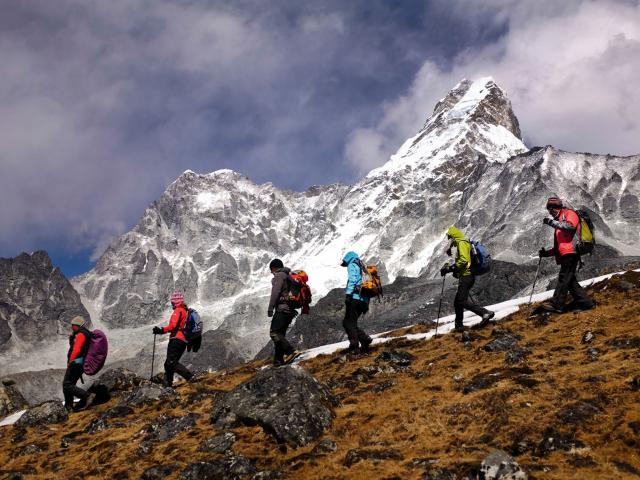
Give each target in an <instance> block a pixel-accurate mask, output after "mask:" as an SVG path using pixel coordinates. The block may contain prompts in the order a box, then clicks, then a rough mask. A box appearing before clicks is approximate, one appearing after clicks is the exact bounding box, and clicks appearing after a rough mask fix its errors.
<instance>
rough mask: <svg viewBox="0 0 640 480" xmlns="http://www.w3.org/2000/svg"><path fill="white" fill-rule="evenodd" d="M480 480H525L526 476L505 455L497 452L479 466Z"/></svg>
mask: <svg viewBox="0 0 640 480" xmlns="http://www.w3.org/2000/svg"><path fill="white" fill-rule="evenodd" d="M479 479H480V480H527V474H526V473H525V472H524V471H523V470H522V469H521V468H520V465H518V463H517V462H516V461H515V460H514V459H513V458H511V457H510V456H509V455H508V454H507V453H505V452H503V451H501V450H497V451H495V452H493V453H491V454H489V456H487V457H486V458H485V459H484V460H483V461H482V464H481V465H480V475H479Z"/></svg>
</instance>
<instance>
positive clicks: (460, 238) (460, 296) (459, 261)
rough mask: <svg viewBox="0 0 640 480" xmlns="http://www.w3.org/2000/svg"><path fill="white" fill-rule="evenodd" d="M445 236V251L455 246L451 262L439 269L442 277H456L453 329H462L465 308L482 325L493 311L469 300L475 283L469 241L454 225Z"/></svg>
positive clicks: (491, 315)
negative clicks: (446, 241) (446, 246)
mask: <svg viewBox="0 0 640 480" xmlns="http://www.w3.org/2000/svg"><path fill="white" fill-rule="evenodd" d="M447 238H448V239H449V241H450V245H449V249H448V250H447V253H448V254H450V255H451V254H452V252H451V249H452V248H453V247H455V248H456V256H455V260H454V263H453V264H451V265H445V266H444V267H442V268H441V269H440V275H441V276H443V277H444V276H445V275H446V274H447V273H453V276H454V277H455V278H457V279H458V291H457V292H456V298H455V299H454V301H453V307H454V310H455V313H456V317H455V327H454V331H456V332H462V331H464V324H463V319H464V311H465V309H466V310H470V311H472V312H473V313H475V314H476V315H479V316H480V317H481V318H482V320H481V321H480V323H479V324H478V325H477V326H478V327H483V326H485V325H487V324H488V323H489V321H490V320H491V319H492V318H493V317H494V316H495V313H494V312H492V311H490V310H487V309H486V308H484V307H481V306H480V305H477V304H476V303H474V302H473V301H470V300H469V292H470V291H471V289H472V288H473V285H474V284H475V283H476V276H475V275H474V274H473V273H471V242H469V240H466V239H465V238H464V235H463V233H462V232H461V231H460V230H459V229H457V228H456V227H450V228H449V230H447Z"/></svg>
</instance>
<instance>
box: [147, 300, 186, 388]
mask: <svg viewBox="0 0 640 480" xmlns="http://www.w3.org/2000/svg"><path fill="white" fill-rule="evenodd" d="M171 306H172V307H173V314H172V315H171V319H170V320H169V325H167V326H166V327H153V334H154V335H162V334H165V333H169V334H170V335H169V345H168V346H167V359H166V360H165V362H164V382H163V384H164V385H165V386H167V387H172V386H173V374H174V373H177V374H178V375H180V376H181V377H183V378H184V379H185V380H187V381H189V380H191V378H192V377H193V373H191V372H190V371H189V369H188V368H187V367H185V366H184V365H182V364H181V363H180V358H181V357H182V354H183V353H184V351H185V350H186V348H187V343H188V342H187V339H186V337H185V335H184V332H183V330H184V327H185V325H186V323H187V317H188V316H189V312H188V310H187V306H186V305H185V303H184V295H183V294H182V292H181V291H179V290H176V291H174V292H173V293H172V294H171Z"/></svg>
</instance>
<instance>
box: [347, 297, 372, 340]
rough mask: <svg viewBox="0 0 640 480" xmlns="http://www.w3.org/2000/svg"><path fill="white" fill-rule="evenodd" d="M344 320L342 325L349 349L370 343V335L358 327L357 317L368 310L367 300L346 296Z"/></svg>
mask: <svg viewBox="0 0 640 480" xmlns="http://www.w3.org/2000/svg"><path fill="white" fill-rule="evenodd" d="M345 305H346V309H345V311H344V320H343V321H342V326H343V327H344V331H345V332H347V337H349V350H357V349H358V346H359V345H362V347H364V348H366V347H368V346H369V344H370V343H371V341H372V340H371V337H370V336H369V335H367V334H366V333H365V331H364V330H362V329H361V328H358V318H359V317H360V315H362V314H363V313H366V312H367V311H368V310H369V305H368V304H367V302H363V301H362V300H353V299H349V298H347V300H346V301H345Z"/></svg>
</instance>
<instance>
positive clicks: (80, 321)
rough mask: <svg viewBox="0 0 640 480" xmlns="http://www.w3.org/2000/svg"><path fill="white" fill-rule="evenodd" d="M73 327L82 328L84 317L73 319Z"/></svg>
mask: <svg viewBox="0 0 640 480" xmlns="http://www.w3.org/2000/svg"><path fill="white" fill-rule="evenodd" d="M71 325H77V326H78V327H81V326H83V325H84V318H82V317H73V318H72V319H71Z"/></svg>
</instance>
